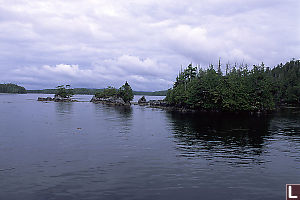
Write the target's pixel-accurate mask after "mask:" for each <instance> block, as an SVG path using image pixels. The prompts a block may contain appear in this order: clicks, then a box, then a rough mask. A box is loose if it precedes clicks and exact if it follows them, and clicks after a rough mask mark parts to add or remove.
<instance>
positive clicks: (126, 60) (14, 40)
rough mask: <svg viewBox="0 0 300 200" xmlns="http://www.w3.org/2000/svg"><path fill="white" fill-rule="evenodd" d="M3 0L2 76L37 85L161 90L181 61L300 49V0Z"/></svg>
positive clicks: (272, 58) (293, 53) (276, 57)
mask: <svg viewBox="0 0 300 200" xmlns="http://www.w3.org/2000/svg"><path fill="white" fill-rule="evenodd" d="M1 2H2V3H1V5H0V73H1V74H0V81H2V82H3V81H5V82H16V83H20V84H23V85H24V86H25V87H28V88H41V87H53V86H55V85H56V84H60V82H72V84H73V85H75V86H78V87H80V86H84V87H105V86H106V85H113V86H116V87H118V86H119V85H120V84H122V83H123V82H124V81H125V80H128V81H130V84H131V85H132V86H134V87H135V88H134V89H137V90H158V89H159V90H160V89H167V88H168V87H171V86H172V81H173V80H174V79H175V76H176V74H177V72H178V70H179V68H180V65H181V64H183V65H187V64H188V63H190V62H193V63H195V64H201V65H202V66H205V65H207V64H208V63H216V62H217V60H218V58H219V57H221V59H222V60H223V61H224V62H227V61H229V62H236V61H239V62H241V61H244V62H246V63H248V64H250V65H252V64H257V63H260V62H262V61H264V62H265V63H266V64H267V65H269V66H274V65H275V64H277V63H280V62H285V61H288V60H289V59H291V58H293V57H295V58H299V52H300V47H299V45H300V38H299V37H300V34H299V33H300V30H299V29H300V28H299V27H300V26H299V14H298V10H299V2H298V1H297V0H287V1H280V0H252V1H235V0H202V1H198V0H190V1H179V0H175V1H174V0H173V1H171V0H145V1H138V0H132V1H108V0H102V1H93V0H87V1H71V0H67V1H59V0H52V1H50V0H49V1H37V0H31V1H21V0H17V1H8V0H7V1H6V0H2V1H1ZM62 63H66V64H62ZM46 66H48V67H46Z"/></svg>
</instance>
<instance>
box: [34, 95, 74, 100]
mask: <svg viewBox="0 0 300 200" xmlns="http://www.w3.org/2000/svg"><path fill="white" fill-rule="evenodd" d="M37 100H38V101H55V102H75V101H76V100H74V99H71V98H64V97H61V96H59V95H55V96H54V98H51V97H38V99H37Z"/></svg>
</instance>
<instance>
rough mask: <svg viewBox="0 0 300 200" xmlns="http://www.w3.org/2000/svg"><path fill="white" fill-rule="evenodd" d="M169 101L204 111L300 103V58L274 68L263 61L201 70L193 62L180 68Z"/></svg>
mask: <svg viewBox="0 0 300 200" xmlns="http://www.w3.org/2000/svg"><path fill="white" fill-rule="evenodd" d="M165 100H166V102H167V103H168V104H169V105H170V106H173V107H182V108H188V109H194V110H204V111H229V112H232V111H240V112H243V111H271V110H273V109H275V108H276V107H279V106H281V105H284V104H293V105H300V60H291V61H289V62H287V63H286V64H284V65H283V64H279V65H277V66H276V67H274V68H273V69H270V68H269V67H265V66H264V64H263V63H262V64H261V65H253V67H252V69H251V70H249V69H248V66H247V65H244V64H241V65H237V64H235V65H234V66H230V65H229V64H226V70H225V74H223V73H222V71H221V63H220V61H219V64H218V66H217V67H216V69H215V67H214V66H213V65H210V66H209V67H208V69H206V70H202V69H198V68H197V67H193V66H192V64H190V65H189V66H188V67H187V68H186V69H184V70H183V71H181V72H180V73H179V74H178V76H177V78H176V81H175V83H174V86H173V88H172V89H169V90H168V93H167V96H166V98H165Z"/></svg>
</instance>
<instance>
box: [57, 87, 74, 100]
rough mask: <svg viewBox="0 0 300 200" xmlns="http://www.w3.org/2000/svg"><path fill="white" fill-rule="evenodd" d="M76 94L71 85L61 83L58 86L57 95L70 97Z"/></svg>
mask: <svg viewBox="0 0 300 200" xmlns="http://www.w3.org/2000/svg"><path fill="white" fill-rule="evenodd" d="M73 95H74V92H73V89H71V87H70V85H66V86H65V85H59V86H57V87H56V93H55V96H60V97H63V98H70V97H72V96H73Z"/></svg>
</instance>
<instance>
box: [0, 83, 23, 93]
mask: <svg viewBox="0 0 300 200" xmlns="http://www.w3.org/2000/svg"><path fill="white" fill-rule="evenodd" d="M0 93H18V94H25V93H26V89H25V88H24V87H22V86H19V85H16V84H12V83H8V84H0Z"/></svg>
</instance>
